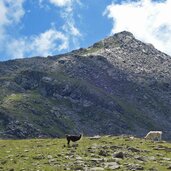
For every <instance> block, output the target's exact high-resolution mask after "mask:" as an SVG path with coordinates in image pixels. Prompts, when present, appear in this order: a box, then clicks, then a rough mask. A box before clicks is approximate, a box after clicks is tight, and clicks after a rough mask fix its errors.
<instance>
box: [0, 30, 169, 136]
mask: <svg viewBox="0 0 171 171" xmlns="http://www.w3.org/2000/svg"><path fill="white" fill-rule="evenodd" d="M170 104H171V57H170V56H168V55H166V54H164V53H162V52H160V51H158V50H157V49H155V48H154V47H153V46H152V45H150V44H145V43H143V42H141V41H139V40H137V39H135V38H134V36H133V35H132V34H131V33H129V32H126V31H123V32H121V33H118V34H115V35H113V36H111V37H108V38H106V39H104V40H102V41H99V42H97V43H95V44H94V45H93V46H91V47H89V48H87V49H83V48H81V49H79V50H75V51H72V52H70V53H67V54H63V55H57V56H49V57H47V58H44V57H34V58H25V59H18V60H11V61H6V62H1V63H0V137H3V138H4V137H5V138H28V137H40V136H53V137H56V136H63V135H64V134H65V133H79V132H83V133H84V134H86V135H94V134H113V135H119V134H135V135H138V136H144V135H145V134H146V133H147V132H148V131H150V130H162V131H163V134H164V137H165V138H168V139H169V138H170V137H171V105H170ZM170 139H171V138H170Z"/></svg>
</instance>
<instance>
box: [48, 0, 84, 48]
mask: <svg viewBox="0 0 171 171" xmlns="http://www.w3.org/2000/svg"><path fill="white" fill-rule="evenodd" d="M49 2H50V3H51V4H53V5H55V6H57V7H62V8H61V17H62V18H63V20H64V22H65V23H64V25H63V27H62V28H63V31H64V32H65V34H66V35H67V37H68V39H69V40H70V44H73V47H72V48H78V47H79V38H80V37H81V36H82V35H81V33H80V31H79V29H78V28H77V27H76V23H75V20H74V6H75V5H76V4H78V5H81V1H80V0H49Z"/></svg>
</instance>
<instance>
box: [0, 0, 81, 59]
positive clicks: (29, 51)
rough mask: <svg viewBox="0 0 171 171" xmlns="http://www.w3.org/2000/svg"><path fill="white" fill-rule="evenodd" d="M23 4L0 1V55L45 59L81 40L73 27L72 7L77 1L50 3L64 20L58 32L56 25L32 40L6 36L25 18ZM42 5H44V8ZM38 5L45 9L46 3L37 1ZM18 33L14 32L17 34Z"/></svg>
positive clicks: (22, 2)
mask: <svg viewBox="0 0 171 171" xmlns="http://www.w3.org/2000/svg"><path fill="white" fill-rule="evenodd" d="M25 1H26V0H15V1H14V0H0V11H1V12H0V52H1V53H2V54H5V55H6V56H7V58H10V59H14V58H23V57H30V56H48V55H54V54H57V53H59V52H60V51H62V50H70V48H71V47H72V48H75V47H76V46H79V41H78V38H79V37H80V36H81V34H80V31H79V29H78V28H77V27H76V25H75V20H74V5H75V4H79V2H80V1H79V0H49V3H51V4H53V5H54V6H55V7H57V6H58V7H59V8H60V12H61V15H60V17H61V18H62V19H63V20H64V25H63V26H61V29H60V30H59V29H56V28H55V24H52V26H51V27H50V28H49V29H48V30H46V31H44V32H42V33H40V34H38V35H31V36H21V35H20V34H19V32H18V36H15V35H13V34H11V33H10V32H9V30H10V29H9V28H10V27H11V26H12V27H14V26H15V27H16V29H18V27H19V26H20V22H21V21H22V17H23V16H24V15H25V10H24V8H23V5H24V2H25ZM43 2H44V4H43ZM38 3H39V5H42V6H41V7H42V8H43V5H45V7H46V6H47V5H48V3H47V1H45V0H38ZM16 32H17V31H16Z"/></svg>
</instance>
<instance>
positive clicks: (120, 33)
mask: <svg viewBox="0 0 171 171" xmlns="http://www.w3.org/2000/svg"><path fill="white" fill-rule="evenodd" d="M114 36H129V37H133V38H134V35H133V34H132V33H131V32H129V31H125V30H124V31H121V32H119V33H115V34H114Z"/></svg>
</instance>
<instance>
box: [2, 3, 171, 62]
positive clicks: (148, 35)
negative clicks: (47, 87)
mask: <svg viewBox="0 0 171 171" xmlns="http://www.w3.org/2000/svg"><path fill="white" fill-rule="evenodd" d="M0 11H1V13H0V61H4V60H9V59H15V58H24V57H32V56H45V57H46V56H48V55H56V54H60V53H65V52H69V51H71V50H73V49H77V48H80V47H88V46H90V45H92V44H93V43H95V42H97V41H99V40H101V39H103V38H105V37H107V36H109V35H111V34H114V33H116V32H120V31H123V30H127V31H130V32H132V33H133V34H134V36H135V37H136V38H138V39H140V40H142V41H144V42H147V43H152V44H153V45H154V46H155V47H156V48H158V49H159V50H161V51H164V52H166V53H168V54H171V47H170V44H171V20H170V18H169V15H170V11H171V0H166V1H151V0H140V1H130V0H129V1H119V0H118V1H117V0H115V1H113V0H15V1H14V0H1V1H0Z"/></svg>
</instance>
